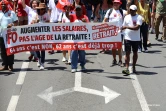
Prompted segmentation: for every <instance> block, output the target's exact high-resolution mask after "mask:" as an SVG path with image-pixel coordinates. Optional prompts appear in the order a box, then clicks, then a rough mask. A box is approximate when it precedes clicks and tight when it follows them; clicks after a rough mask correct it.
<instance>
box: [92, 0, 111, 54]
mask: <svg viewBox="0 0 166 111" xmlns="http://www.w3.org/2000/svg"><path fill="white" fill-rule="evenodd" d="M112 5H113V4H112V1H110V0H103V1H102V2H101V3H100V4H98V6H97V8H96V12H95V15H96V17H95V19H94V22H103V20H104V17H105V15H106V13H107V11H108V10H109V9H110V8H112ZM108 52H109V50H105V49H103V50H102V51H100V53H108Z"/></svg>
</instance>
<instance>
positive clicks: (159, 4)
mask: <svg viewBox="0 0 166 111" xmlns="http://www.w3.org/2000/svg"><path fill="white" fill-rule="evenodd" d="M155 9H156V22H155V33H156V40H158V36H159V26H160V22H161V20H163V36H162V41H163V42H166V1H165V0H154V1H153V9H152V16H154V13H155Z"/></svg>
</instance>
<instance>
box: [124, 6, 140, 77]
mask: <svg viewBox="0 0 166 111" xmlns="http://www.w3.org/2000/svg"><path fill="white" fill-rule="evenodd" d="M136 12H137V7H136V6H135V5H131V6H130V14H129V15H126V16H125V18H124V22H123V26H122V30H124V45H125V52H126V56H125V64H126V68H125V69H124V70H123V71H122V73H124V74H130V72H129V62H130V53H131V48H132V51H133V67H132V68H133V73H136V68H135V65H136V62H137V59H138V52H137V51H138V45H139V42H140V27H141V25H142V17H141V16H140V15H138V14H136Z"/></svg>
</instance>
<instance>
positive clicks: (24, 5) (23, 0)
mask: <svg viewBox="0 0 166 111" xmlns="http://www.w3.org/2000/svg"><path fill="white" fill-rule="evenodd" d="M21 1H22V2H21V3H22V6H23V9H24V8H25V7H26V4H25V0H21Z"/></svg>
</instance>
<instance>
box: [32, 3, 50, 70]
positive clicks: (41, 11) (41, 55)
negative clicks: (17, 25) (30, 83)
mask: <svg viewBox="0 0 166 111" xmlns="http://www.w3.org/2000/svg"><path fill="white" fill-rule="evenodd" d="M46 8H47V7H46V4H45V3H40V4H39V6H38V7H36V9H37V14H36V16H35V18H34V20H33V22H34V23H46V22H47V23H48V22H49V21H50V16H49V14H48V13H47V11H46ZM36 53H37V57H38V59H39V60H38V63H37V66H38V67H40V70H44V62H45V50H41V51H36Z"/></svg>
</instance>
